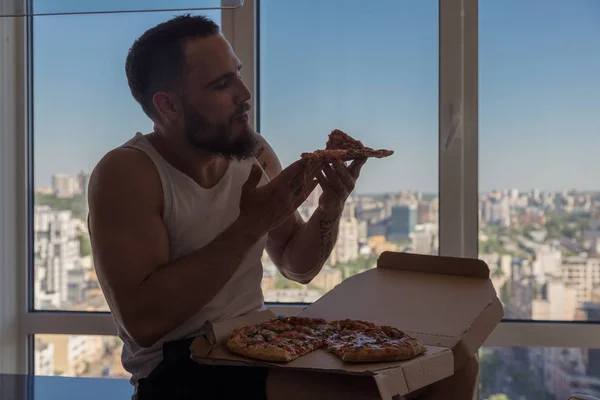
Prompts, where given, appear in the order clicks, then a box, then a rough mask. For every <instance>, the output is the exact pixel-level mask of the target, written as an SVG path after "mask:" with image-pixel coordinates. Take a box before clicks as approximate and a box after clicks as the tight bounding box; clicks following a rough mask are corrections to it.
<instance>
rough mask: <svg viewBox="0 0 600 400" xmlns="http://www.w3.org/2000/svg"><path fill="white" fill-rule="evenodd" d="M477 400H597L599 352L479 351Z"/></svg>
mask: <svg viewBox="0 0 600 400" xmlns="http://www.w3.org/2000/svg"><path fill="white" fill-rule="evenodd" d="M479 361H480V376H479V399H480V400H486V399H487V400H520V399H523V400H524V399H527V400H567V399H569V397H570V396H572V395H573V394H583V395H589V396H595V397H600V349H582V348H555V347H501V348H496V347H483V348H481V349H480V350H479Z"/></svg>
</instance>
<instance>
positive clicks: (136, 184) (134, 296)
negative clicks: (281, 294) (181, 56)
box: [89, 149, 257, 347]
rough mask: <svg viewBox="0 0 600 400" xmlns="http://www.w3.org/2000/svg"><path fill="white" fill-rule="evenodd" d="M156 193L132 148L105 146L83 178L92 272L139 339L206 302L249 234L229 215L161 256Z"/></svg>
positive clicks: (150, 169) (148, 165)
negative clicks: (214, 229) (190, 249)
mask: <svg viewBox="0 0 600 400" xmlns="http://www.w3.org/2000/svg"><path fill="white" fill-rule="evenodd" d="M162 197H163V196H162V189H161V184H160V179H159V177H158V173H157V172H156V168H155V167H154V165H153V164H152V162H151V161H150V159H149V158H148V157H147V156H146V155H145V154H143V153H141V152H139V151H137V150H131V149H118V150H113V151H112V152H111V153H109V154H108V155H107V156H105V157H104V158H103V159H102V160H101V161H100V163H99V164H98V166H97V167H96V169H95V170H94V173H93V174H92V177H91V179H90V187H89V205H90V216H89V223H90V228H89V229H90V235H91V242H92V249H93V254H94V262H95V267H96V270H97V273H98V278H99V280H100V282H101V284H102V289H103V291H104V294H105V296H106V299H107V301H108V304H109V305H110V307H111V310H112V312H113V313H114V314H115V315H116V316H118V317H119V318H120V319H121V321H123V324H124V326H125V329H126V331H127V333H128V334H129V335H130V336H131V337H132V338H133V339H134V340H135V341H136V342H137V343H138V344H139V345H140V346H144V347H148V346H151V345H152V344H153V343H155V342H156V341H157V340H159V339H160V338H162V337H163V336H164V335H165V334H167V333H168V332H170V331H171V330H173V329H174V328H176V327H177V326H178V325H180V324H181V323H182V322H184V321H185V320H186V319H188V318H189V317H191V316H192V315H193V314H194V313H196V312H197V311H198V310H199V309H200V308H202V307H203V306H204V305H205V304H207V303H208V302H209V301H210V300H211V299H212V298H213V297H214V296H215V295H216V294H217V292H218V291H219V290H220V289H221V288H222V287H223V286H224V285H225V283H227V281H228V280H229V279H230V278H231V276H232V275H233V274H234V272H235V271H236V270H237V268H238V266H239V265H240V263H241V261H242V259H243V257H244V255H245V254H246V252H247V250H248V249H249V248H250V247H251V246H252V245H253V244H254V243H255V242H256V240H257V238H255V237H254V235H251V234H247V233H246V231H245V230H244V229H240V226H239V225H238V223H237V222H235V223H234V224H233V225H232V226H231V227H230V228H228V229H227V230H225V231H224V232H223V233H222V234H220V235H219V236H217V237H216V238H215V239H214V240H213V241H212V242H211V243H209V244H208V245H206V246H205V247H203V248H201V249H199V250H197V251H195V252H194V253H192V254H190V255H188V256H186V257H183V258H181V259H178V260H175V261H172V262H169V261H168V260H169V242H168V237H167V231H166V227H165V226H164V223H163V221H162V217H161V214H162Z"/></svg>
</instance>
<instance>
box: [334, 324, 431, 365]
mask: <svg viewBox="0 0 600 400" xmlns="http://www.w3.org/2000/svg"><path fill="white" fill-rule="evenodd" d="M369 324H370V323H369ZM372 325H373V326H374V327H366V328H365V327H364V326H365V325H364V321H356V323H347V324H345V327H343V329H342V330H341V331H339V332H338V333H337V334H336V335H334V336H332V337H330V338H329V339H328V340H326V349H327V351H329V352H331V353H333V354H335V355H336V356H338V357H339V358H340V359H341V360H342V361H344V362H354V363H360V362H390V361H403V360H410V359H412V358H415V357H417V356H418V355H420V354H422V353H424V352H425V351H426V350H427V348H426V347H425V346H424V345H423V344H422V343H421V342H420V341H419V340H417V339H415V338H413V337H411V336H409V335H407V334H405V333H404V332H402V331H400V330H399V329H396V328H393V327H390V326H376V325H374V324H372ZM361 326H362V327H361Z"/></svg>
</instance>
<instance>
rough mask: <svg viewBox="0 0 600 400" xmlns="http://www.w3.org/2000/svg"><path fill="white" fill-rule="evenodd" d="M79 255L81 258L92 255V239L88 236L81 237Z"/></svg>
mask: <svg viewBox="0 0 600 400" xmlns="http://www.w3.org/2000/svg"><path fill="white" fill-rule="evenodd" d="M79 253H80V254H81V257H87V256H91V255H92V244H91V243H90V237H89V236H88V235H81V236H79Z"/></svg>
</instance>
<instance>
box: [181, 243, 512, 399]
mask: <svg viewBox="0 0 600 400" xmlns="http://www.w3.org/2000/svg"><path fill="white" fill-rule="evenodd" d="M297 315H299V316H304V317H320V318H325V319H326V320H330V321H331V320H335V319H343V318H351V319H360V320H366V321H371V322H374V323H376V324H381V325H391V326H394V327H397V328H399V329H401V330H403V331H404V332H406V333H408V334H410V335H411V336H414V337H416V338H417V339H419V340H420V341H421V342H423V343H424V344H425V345H426V346H427V352H426V353H425V354H423V355H420V356H418V357H416V358H414V359H411V360H408V361H402V362H386V363H368V364H361V363H359V364H357V363H344V362H343V361H341V360H340V359H339V358H337V357H336V356H334V355H333V354H331V353H328V352H326V351H325V350H321V349H320V350H316V351H314V352H312V353H309V354H307V355H304V356H302V357H299V358H297V359H296V360H294V361H291V362H289V363H285V364H281V363H270V362H265V361H258V360H253V359H250V358H246V357H243V356H238V355H236V354H233V353H231V352H230V351H229V350H228V349H227V347H226V346H225V345H224V343H225V341H226V340H227V338H228V337H229V335H230V334H231V332H232V330H233V329H235V328H238V327H241V326H246V325H252V324H256V323H260V322H263V321H265V320H269V319H273V318H275V315H274V314H273V312H271V311H270V310H266V311H261V312H257V313H252V314H249V315H245V316H243V317H239V318H235V319H231V320H226V321H221V322H215V323H210V322H209V323H207V325H206V330H205V332H206V337H202V336H201V337H198V338H196V339H195V340H194V342H193V343H192V345H191V347H190V349H191V353H192V358H193V359H194V360H195V361H196V362H199V363H202V364H219V365H238V366H248V367H258V366H261V367H264V366H266V367H271V368H290V369H298V370H312V371H320V372H323V373H340V374H354V375H367V376H371V377H372V378H373V379H374V380H375V382H376V384H377V387H378V389H379V392H380V394H381V398H382V399H385V400H388V399H389V400H391V399H392V398H393V397H394V396H397V395H404V394H407V393H410V392H412V391H414V390H417V389H420V388H422V387H425V386H427V385H429V384H431V383H434V382H437V381H439V380H442V379H444V378H446V377H448V376H451V375H452V374H453V373H454V371H455V370H456V369H458V368H460V367H461V366H462V365H463V364H464V362H465V361H466V360H467V359H468V358H469V357H470V356H472V355H474V354H475V353H476V352H477V350H478V349H479V347H481V346H482V345H483V343H484V342H485V340H486V339H487V337H488V336H489V335H490V334H491V333H492V331H493V330H494V328H495V327H496V325H497V324H498V323H499V322H500V320H501V319H502V317H503V315H504V312H503V308H502V304H501V303H500V300H499V299H498V297H497V296H496V291H495V290H494V287H493V286H492V282H491V280H490V278H489V268H488V267H487V265H486V264H485V263H484V262H483V261H481V260H476V259H465V258H452V257H441V256H425V255H416V254H408V253H394V252H385V253H383V254H382V255H381V256H380V257H379V259H378V261H377V268H374V269H370V270H367V271H364V272H362V273H360V274H358V275H355V276H352V277H350V278H348V279H346V280H344V281H343V282H342V283H340V284H339V285H338V286H336V287H335V288H334V289H333V290H331V291H330V292H329V293H327V294H325V295H324V296H323V297H322V298H320V299H319V300H318V301H316V302H315V303H313V304H311V305H309V306H308V307H306V308H305V309H303V310H302V311H301V312H299V313H298V314H297Z"/></svg>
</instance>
